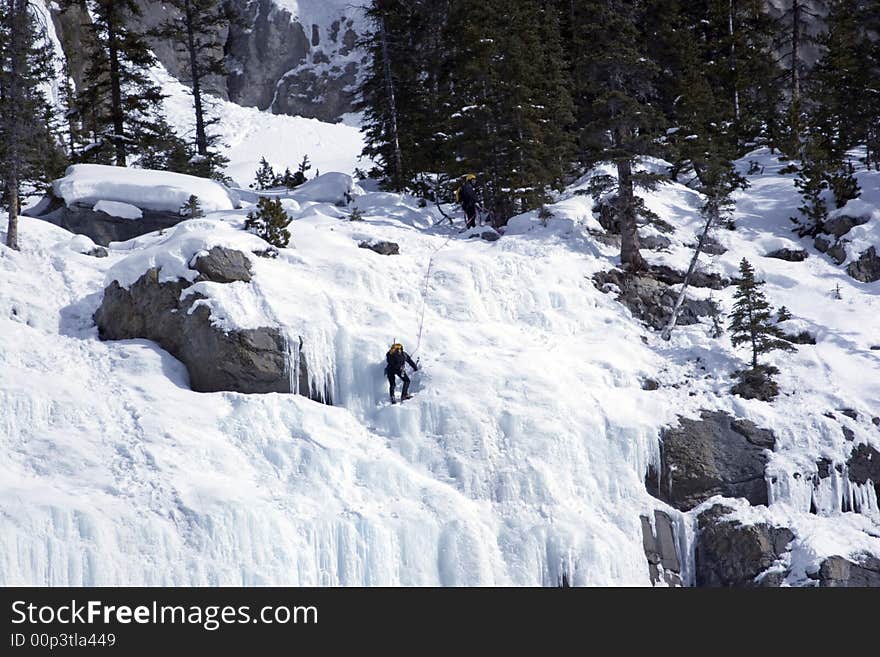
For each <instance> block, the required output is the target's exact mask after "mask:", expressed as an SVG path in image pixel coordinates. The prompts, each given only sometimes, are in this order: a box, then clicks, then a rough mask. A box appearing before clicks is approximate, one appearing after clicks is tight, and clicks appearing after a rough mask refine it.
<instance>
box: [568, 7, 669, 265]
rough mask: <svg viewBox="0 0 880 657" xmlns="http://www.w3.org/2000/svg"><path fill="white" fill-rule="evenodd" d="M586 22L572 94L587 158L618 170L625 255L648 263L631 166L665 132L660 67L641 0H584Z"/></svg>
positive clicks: (580, 36) (635, 261)
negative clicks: (649, 42) (651, 50)
mask: <svg viewBox="0 0 880 657" xmlns="http://www.w3.org/2000/svg"><path fill="white" fill-rule="evenodd" d="M576 4H577V10H578V11H579V12H580V13H579V14H578V16H579V17H582V18H580V20H581V21H582V22H583V27H582V28H581V29H578V30H576V31H575V33H576V35H577V36H576V40H575V43H574V51H573V52H575V53H576V56H577V58H576V59H575V61H574V64H573V69H574V78H575V83H574V86H575V90H576V95H575V102H576V104H577V105H578V108H579V121H578V123H579V124H580V125H581V126H582V130H581V135H580V144H581V149H582V150H581V153H582V156H581V157H582V159H583V160H584V161H585V162H586V163H593V162H596V161H601V160H608V161H611V162H613V163H614V164H615V166H616V168H617V178H618V185H619V191H618V199H617V209H618V216H619V217H620V226H621V250H620V260H621V264H622V265H623V266H624V267H627V268H629V269H630V271H638V270H640V269H643V268H644V267H645V262H644V260H643V258H642V256H641V254H640V253H639V235H638V224H637V221H638V200H637V197H636V194H635V180H636V176H634V175H633V166H634V165H635V163H636V162H637V160H638V159H639V157H640V156H642V155H646V154H649V153H650V152H651V151H652V150H653V149H654V145H655V140H656V139H657V138H658V137H659V136H660V134H661V132H662V127H663V117H662V114H661V113H660V111H659V110H658V108H657V107H656V106H655V105H653V104H652V102H651V101H652V99H654V98H656V93H657V92H656V87H655V82H656V80H657V76H658V69H657V66H656V64H655V62H653V61H652V60H651V59H650V58H649V56H648V52H647V48H646V46H645V42H646V38H645V35H644V34H643V33H642V31H641V29H640V26H642V25H644V24H646V21H645V20H644V19H645V15H644V10H645V6H644V3H641V2H635V3H634V2H625V1H624V0H607V1H606V0H580V1H579V2H577V3H576Z"/></svg>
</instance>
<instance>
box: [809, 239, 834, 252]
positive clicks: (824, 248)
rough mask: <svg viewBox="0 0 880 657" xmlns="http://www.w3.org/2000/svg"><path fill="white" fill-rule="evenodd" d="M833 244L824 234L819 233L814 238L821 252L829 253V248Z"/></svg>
mask: <svg viewBox="0 0 880 657" xmlns="http://www.w3.org/2000/svg"><path fill="white" fill-rule="evenodd" d="M832 244H833V242H832V241H831V240H830V239H828V238H827V237H826V236H824V235H817V236H816V238H815V239H814V240H813V246H814V247H816V250H817V251H819V252H820V253H828V249H830V248H831V245H832Z"/></svg>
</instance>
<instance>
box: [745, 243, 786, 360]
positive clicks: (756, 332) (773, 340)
mask: <svg viewBox="0 0 880 657" xmlns="http://www.w3.org/2000/svg"><path fill="white" fill-rule="evenodd" d="M739 273H740V280H739V282H738V283H737V286H736V288H737V289H736V292H735V293H734V299H735V302H734V306H733V313H732V314H731V318H730V332H731V342H732V343H733V346H734V347H737V346H739V345H741V344H748V345H749V346H750V347H751V350H752V370H757V369H758V356H760V355H762V354H767V353H770V352H771V351H774V350H777V349H781V350H785V351H793V350H794V348H793V347H792V346H791V344H790V343H789V342H787V341H786V340H784V339H783V337H784V334H783V332H782V330H781V329H780V328H778V327H777V326H776V325H775V324H774V323H773V322H772V320H771V317H772V310H773V309H772V308H771V306H770V304H769V303H767V299H766V298H765V296H764V293H763V291H762V290H761V287H762V286H763V285H764V281H758V280H756V279H755V270H754V268H753V267H752V265H751V264H750V263H749V261H748V260H746V259H745V258H743V259H742V262H740V265H739Z"/></svg>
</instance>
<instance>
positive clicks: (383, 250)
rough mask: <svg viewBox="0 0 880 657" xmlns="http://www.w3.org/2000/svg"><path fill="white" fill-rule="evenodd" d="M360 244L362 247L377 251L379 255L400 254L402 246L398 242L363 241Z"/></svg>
mask: <svg viewBox="0 0 880 657" xmlns="http://www.w3.org/2000/svg"><path fill="white" fill-rule="evenodd" d="M358 246H359V247H360V248H362V249H369V250H370V251H375V252H376V253H378V254H379V255H398V254H399V253H400V246H398V244H397V243H396V242H361V243H360V244H358Z"/></svg>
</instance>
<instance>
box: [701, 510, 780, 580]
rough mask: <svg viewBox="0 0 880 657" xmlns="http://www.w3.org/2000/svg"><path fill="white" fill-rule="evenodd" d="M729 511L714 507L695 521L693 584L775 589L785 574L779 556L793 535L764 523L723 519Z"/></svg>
mask: <svg viewBox="0 0 880 657" xmlns="http://www.w3.org/2000/svg"><path fill="white" fill-rule="evenodd" d="M730 512H731V509H729V508H727V507H725V506H723V505H721V504H716V505H714V506H712V507H711V508H710V509H707V510H706V511H703V512H702V513H701V514H700V515H699V517H698V518H697V527H698V534H697V538H696V545H695V548H694V568H695V583H696V585H697V586H714V587H719V586H720V587H749V588H750V587H772V586H779V585H780V584H781V583H782V581H783V580H784V579H785V577H786V575H787V569H786V567H785V565H784V563H783V560H782V559H783V555H784V554H785V552H786V550H787V549H788V545H789V543H791V541H792V540H793V539H794V534H793V533H792V532H791V530H789V529H786V528H784V527H774V526H772V525H768V524H766V523H759V524H754V525H744V524H742V523H741V522H739V521H737V520H734V519H731V518H727V517H726V516H728V515H729V514H730ZM768 571H769V572H768Z"/></svg>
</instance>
